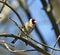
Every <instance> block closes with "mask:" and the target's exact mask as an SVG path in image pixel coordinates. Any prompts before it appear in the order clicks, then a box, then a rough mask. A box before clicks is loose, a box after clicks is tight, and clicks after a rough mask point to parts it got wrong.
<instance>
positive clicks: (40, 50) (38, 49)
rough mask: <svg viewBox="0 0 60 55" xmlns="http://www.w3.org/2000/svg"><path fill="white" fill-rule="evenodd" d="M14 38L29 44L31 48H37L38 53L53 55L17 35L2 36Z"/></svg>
mask: <svg viewBox="0 0 60 55" xmlns="http://www.w3.org/2000/svg"><path fill="white" fill-rule="evenodd" d="M1 36H2V37H13V38H18V39H20V40H22V41H24V42H27V43H28V44H29V45H30V46H32V47H33V48H35V49H36V50H37V51H38V52H41V53H43V54H45V55H51V54H50V53H48V52H47V51H45V50H43V49H42V48H40V47H39V46H37V45H36V44H34V43H32V42H31V41H29V40H26V39H25V38H22V37H18V36H16V35H13V34H0V37H1Z"/></svg>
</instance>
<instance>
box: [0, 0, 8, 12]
mask: <svg viewBox="0 0 60 55" xmlns="http://www.w3.org/2000/svg"><path fill="white" fill-rule="evenodd" d="M2 1H3V2H4V3H3V6H2V8H1V10H0V13H1V12H2V10H3V8H4V7H5V3H6V1H7V0H2Z"/></svg>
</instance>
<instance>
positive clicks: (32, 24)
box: [11, 18, 36, 44]
mask: <svg viewBox="0 0 60 55" xmlns="http://www.w3.org/2000/svg"><path fill="white" fill-rule="evenodd" d="M35 24H36V20H35V19H33V18H32V19H30V20H29V21H28V22H26V24H25V28H26V30H27V32H26V30H25V28H24V27H22V28H21V29H22V31H24V32H25V33H27V34H28V35H29V34H30V33H31V32H32V31H33V29H34V27H35ZM22 31H21V30H20V31H19V33H18V36H19V37H24V38H25V37H26V35H25V34H24V33H23V32H22ZM26 38H27V37H26ZM27 39H28V38H27ZM17 40H18V39H14V40H13V41H12V42H11V43H13V44H14V43H15V42H16V41H17Z"/></svg>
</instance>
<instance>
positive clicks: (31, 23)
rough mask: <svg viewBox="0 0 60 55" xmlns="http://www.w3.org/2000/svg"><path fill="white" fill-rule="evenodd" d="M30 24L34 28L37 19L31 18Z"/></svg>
mask: <svg viewBox="0 0 60 55" xmlns="http://www.w3.org/2000/svg"><path fill="white" fill-rule="evenodd" d="M29 22H30V25H31V26H33V25H35V24H36V20H35V19H33V18H31V19H30V21H29Z"/></svg>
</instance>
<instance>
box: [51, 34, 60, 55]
mask: <svg viewBox="0 0 60 55" xmlns="http://www.w3.org/2000/svg"><path fill="white" fill-rule="evenodd" d="M59 38H60V35H59V36H58V38H57V40H56V42H55V44H54V45H53V48H55V46H56V44H57V42H58V40H59ZM53 52H54V51H53V50H52V54H53Z"/></svg>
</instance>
